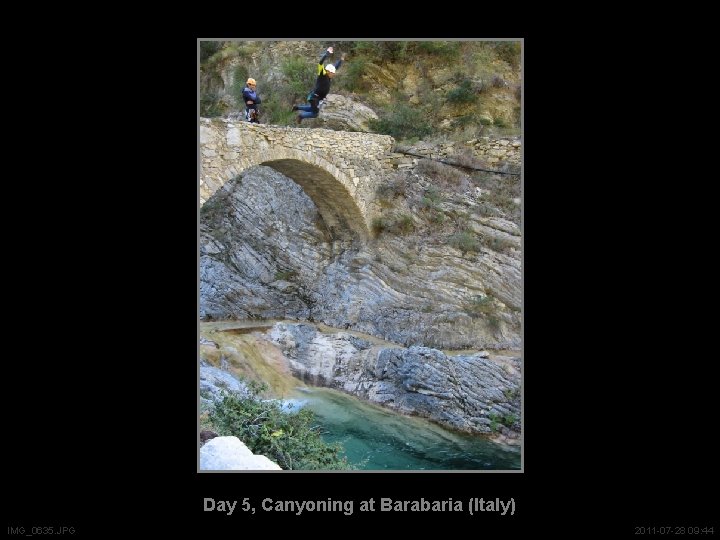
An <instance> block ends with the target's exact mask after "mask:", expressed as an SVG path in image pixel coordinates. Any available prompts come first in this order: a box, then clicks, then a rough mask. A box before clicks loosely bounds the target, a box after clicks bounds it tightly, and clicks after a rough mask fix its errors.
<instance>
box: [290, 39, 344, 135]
mask: <svg viewBox="0 0 720 540" xmlns="http://www.w3.org/2000/svg"><path fill="white" fill-rule="evenodd" d="M332 53H333V48H332V47H328V48H327V51H325V52H324V53H323V55H322V56H321V57H320V61H319V62H318V65H317V80H316V81H315V88H313V90H312V92H310V94H308V97H307V101H308V103H310V105H293V108H292V110H293V111H302V112H301V113H300V114H298V116H297V123H298V124H300V123H301V122H302V120H303V118H315V117H317V115H318V114H320V109H319V107H318V104H319V103H320V101H322V100H323V99H325V96H327V95H328V92H330V82H331V81H332V78H333V77H334V76H335V72H336V71H337V70H338V68H339V67H340V65H341V64H342V63H343V60H345V55H344V54H343V55H342V56H341V57H340V60H338V61H337V62H335V64H328V65H326V66H323V62H324V61H325V59H326V58H327V57H328V56H330V55H331V54H332Z"/></svg>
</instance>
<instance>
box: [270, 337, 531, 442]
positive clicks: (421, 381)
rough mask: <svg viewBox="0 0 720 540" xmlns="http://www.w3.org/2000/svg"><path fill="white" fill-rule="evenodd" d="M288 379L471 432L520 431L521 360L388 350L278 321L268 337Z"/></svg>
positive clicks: (508, 434) (412, 349) (508, 436)
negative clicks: (282, 358)
mask: <svg viewBox="0 0 720 540" xmlns="http://www.w3.org/2000/svg"><path fill="white" fill-rule="evenodd" d="M269 337H270V339H271V340H272V341H273V342H274V343H276V344H277V345H278V346H279V347H280V348H281V349H282V351H283V354H285V356H286V357H287V358H288V360H289V363H290V367H291V368H292V370H293V371H294V373H295V374H296V375H297V376H298V377H300V378H302V379H303V380H305V381H307V382H311V383H312V384H315V385H322V386H329V387H332V388H336V389H339V390H342V391H344V392H347V393H349V394H353V395H356V396H359V397H361V398H363V399H367V400H369V401H373V402H376V403H380V404H382V405H384V406H386V407H389V408H391V409H395V410H397V411H399V412H402V413H405V414H416V415H419V416H423V417H426V418H429V419H431V420H434V421H436V422H438V423H441V424H444V425H446V426H449V427H451V428H454V429H458V430H461V431H467V432H471V433H485V434H492V433H501V434H502V435H503V436H505V437H506V439H516V438H517V437H518V435H519V429H520V423H519V421H520V359H519V358H514V357H512V358H511V357H505V358H503V359H502V361H501V362H497V361H493V360H491V359H489V358H484V356H487V354H482V353H481V354H476V355H471V356H447V355H446V354H444V353H442V352H441V351H438V350H436V349H430V348H427V347H410V348H399V347H398V348H386V347H380V346H377V345H373V344H371V343H370V342H368V341H367V340H364V339H361V338H358V337H356V336H353V335H351V334H348V333H344V332H339V333H336V334H332V335H326V334H322V333H319V332H317V329H316V328H315V327H314V326H313V325H308V324H286V323H278V324H276V325H275V326H274V327H273V329H272V330H271V331H270V333H269Z"/></svg>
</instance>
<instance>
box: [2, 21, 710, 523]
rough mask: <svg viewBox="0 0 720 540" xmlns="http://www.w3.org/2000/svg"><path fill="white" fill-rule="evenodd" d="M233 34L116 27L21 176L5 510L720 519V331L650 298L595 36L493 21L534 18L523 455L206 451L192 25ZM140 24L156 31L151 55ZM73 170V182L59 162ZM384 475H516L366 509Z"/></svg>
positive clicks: (471, 480) (527, 93)
mask: <svg viewBox="0 0 720 540" xmlns="http://www.w3.org/2000/svg"><path fill="white" fill-rule="evenodd" d="M295 34H297V32H291V33H288V34H285V35H295ZM476 34H477V32H475V33H474V34H473V33H471V32H468V33H466V34H463V35H462V36H459V35H457V34H456V35H455V36H453V37H465V36H470V35H473V36H474V37H477V36H476ZM234 35H238V34H237V31H228V32H212V33H196V32H187V33H185V34H183V33H182V32H177V33H174V35H172V36H170V35H168V36H165V37H158V36H157V35H154V36H153V37H152V38H143V39H132V38H131V37H130V36H125V37H126V38H127V40H128V41H132V42H133V44H132V45H133V46H132V47H131V48H130V49H129V50H128V49H126V48H125V47H124V45H123V46H122V47H121V50H120V51H118V53H119V54H118V62H117V64H116V65H115V66H114V70H113V71H111V72H105V73H99V74H98V79H97V80H96V82H97V88H98V89H99V90H98V91H99V93H100V94H101V95H100V99H99V101H98V102H93V104H92V105H91V106H86V107H85V108H82V109H79V110H78V111H77V114H76V116H73V117H72V118H67V119H66V120H67V121H66V122H64V124H63V126H65V127H63V130H62V132H60V131H59V130H57V129H56V130H55V131H54V135H55V136H54V137H53V141H55V142H56V143H57V145H56V144H53V145H50V146H53V149H52V150H49V151H54V152H56V153H57V156H56V157H57V159H56V161H54V162H52V167H48V164H46V163H37V162H34V163H32V165H33V166H35V167H42V169H43V171H44V177H43V178H42V183H41V184H40V185H41V186H42V187H43V191H42V192H41V193H42V196H38V194H37V186H38V182H37V181H32V182H31V181H29V180H26V181H25V182H23V185H22V188H21V189H20V191H19V193H20V196H19V197H18V198H17V201H18V202H19V203H21V204H17V203H15V204H16V205H17V206H18V207H19V208H18V209H19V210H20V215H21V216H22V218H21V219H17V218H16V219H15V220H14V221H13V228H12V229H8V230H10V231H13V232H15V231H17V232H19V233H20V234H19V235H18V234H11V235H9V236H11V237H12V238H9V248H8V255H9V259H10V260H11V261H13V263H12V264H11V268H12V269H13V270H15V271H14V274H15V276H16V277H15V278H13V279H12V280H10V281H9V282H8V289H9V291H8V292H9V293H14V294H15V295H17V299H14V300H12V301H10V300H9V301H8V308H9V313H8V315H9V316H10V317H12V319H13V321H14V323H13V325H12V327H9V332H8V335H7V340H8V341H9V342H11V343H9V347H8V348H9V351H8V354H7V358H6V366H7V379H6V386H7V392H6V401H5V402H6V407H5V409H6V416H7V418H8V422H7V428H6V429H7V431H6V438H5V449H6V451H7V454H6V461H5V466H6V467H5V468H6V471H7V474H6V477H7V483H6V486H5V492H6V493H7V495H8V496H9V502H7V503H6V508H5V510H6V511H5V512H3V513H4V514H5V515H6V516H7V524H8V526H9V527H18V526H24V527H25V529H26V530H27V531H28V532H29V531H30V530H31V527H33V526H35V527H37V526H53V527H55V529H56V530H57V528H58V527H61V526H71V527H74V528H75V529H76V531H77V533H76V536H77V535H81V536H87V537H98V536H105V535H108V534H114V533H121V534H133V535H142V534H145V533H157V534H162V533H168V534H169V533H173V534H181V533H185V532H189V531H200V532H201V533H203V534H206V533H209V534H213V533H221V532H228V533H234V534H245V533H246V532H247V531H248V530H253V531H254V530H257V531H264V532H265V533H266V534H280V533H282V532H285V531H287V532H290V533H292V532H297V531H300V530H302V529H301V528H302V527H303V526H304V525H310V526H311V527H312V529H311V530H312V531H314V532H320V533H325V532H328V533H333V534H344V531H346V529H343V528H342V526H343V525H345V526H346V527H347V526H350V527H352V526H353V525H354V524H356V523H358V522H362V523H363V527H362V528H360V529H352V528H351V529H347V530H348V531H353V532H355V531H358V532H361V534H366V535H376V534H382V530H381V529H376V528H371V527H369V526H368V525H370V526H371V525H372V524H373V523H374V522H375V521H378V522H379V523H380V522H393V524H398V525H400V526H401V527H402V529H401V531H403V532H404V533H422V532H424V531H427V530H428V529H427V528H426V524H430V523H433V524H438V523H439V524H441V525H442V526H443V527H446V529H445V530H446V531H447V533H448V534H462V533H461V531H462V530H466V529H460V527H465V526H466V525H470V526H474V527H476V528H474V529H470V530H471V531H476V534H481V535H486V534H493V533H513V532H519V531H522V532H525V533H528V534H535V535H541V534H545V533H548V534H551V535H552V534H574V535H577V536H587V535H590V534H594V533H598V534H600V535H601V536H603V537H618V536H625V535H628V536H629V535H633V534H634V533H635V532H636V529H635V527H653V526H655V527H665V526H671V527H675V526H681V527H682V526H684V527H688V526H700V527H702V526H707V525H711V524H712V522H711V521H710V516H711V515H712V514H711V508H716V509H717V502H718V501H717V496H716V495H712V494H708V493H707V491H706V488H707V489H712V488H711V485H708V483H709V482H710V481H711V479H712V478H713V477H714V476H715V475H716V465H715V463H714V460H715V459H716V457H715V456H716V455H717V454H718V452H717V445H716V443H711V442H710V441H709V434H711V432H712V430H713V428H712V424H713V422H712V421H711V419H710V416H709V412H710V411H711V410H714V408H715V407H714V405H713V403H712V399H711V397H712V392H711V388H710V378H709V377H708V376H707V374H706V373H705V366H704V365H703V364H702V363H698V364H695V363H691V362H690V361H689V360H690V358H692V357H693V356H697V357H698V359H703V358H705V357H706V356H707V351H708V350H709V349H711V345H712V344H711V343H709V342H708V343H707V347H705V348H702V349H700V350H697V351H694V350H692V346H693V345H694V344H695V343H696V342H697V341H698V340H699V339H700V338H695V337H694V336H695V335H698V336H703V335H712V334H710V333H707V334H703V330H702V328H701V327H700V326H696V327H694V328H693V329H692V330H693V332H694V333H693V334H690V333H689V329H687V327H686V326H685V321H684V320H683V319H684V316H683V315H681V314H680V313H679V312H678V311H676V310H675V309H674V308H672V309H671V308H669V307H668V305H667V304H665V303H663V302H659V300H661V299H662V298H663V297H664V295H666V294H668V293H666V292H665V290H666V288H665V287H663V286H659V287H655V286H650V282H651V279H652V277H654V276H655V277H656V274H657V271H656V270H655V269H656V268H659V267H660V266H661V265H667V263H668V261H667V259H666V258H665V249H666V247H667V246H668V244H669V243H670V235H671V231H670V229H669V227H668V224H667V221H666V220H662V221H660V220H657V219H656V218H657V216H656V215H655V214H652V213H651V214H648V213H647V207H648V206H650V205H640V204H638V203H639V201H641V200H645V199H646V198H647V197H648V196H649V195H648V190H647V189H646V183H645V182H644V180H643V176H642V175H640V174H634V173H633V174H631V175H629V176H628V175H627V171H628V168H627V167H626V166H622V167H621V166H620V165H619V164H618V161H619V159H618V158H617V155H616V154H614V153H613V152H612V151H611V150H612V148H613V146H614V144H615V139H614V136H616V133H614V132H609V131H608V130H607V127H608V123H609V121H608V119H609V116H608V114H607V113H608V110H609V109H608V100H609V98H608V97H607V95H606V93H605V91H604V89H602V91H599V90H600V89H599V88H598V85H597V76H596V70H595V67H596V64H594V61H595V59H597V58H600V57H601V56H603V54H600V55H594V53H593V52H591V50H590V48H589V47H587V48H586V47H583V48H582V50H580V51H578V50H575V54H574V55H573V54H572V51H571V50H570V49H571V48H570V47H569V46H568V42H570V41H572V43H576V44H577V43H583V41H582V40H581V39H580V38H581V36H579V35H575V36H550V35H540V34H532V33H529V32H523V31H520V32H518V31H508V32H504V33H502V32H500V31H497V32H493V33H492V34H489V35H488V37H493V36H495V37H497V36H498V35H506V36H513V37H518V36H523V37H525V71H524V84H525V87H524V98H525V105H524V107H525V109H524V113H525V119H524V121H525V125H524V144H523V152H524V175H525V176H524V191H523V202H524V280H525V281H524V294H525V301H524V324H525V339H524V355H523V362H524V376H525V385H524V386H525V388H524V399H525V404H524V405H525V409H524V411H525V413H524V437H525V448H524V458H525V463H524V467H525V469H524V472H523V473H520V474H492V473H482V474H471V473H432V474H423V473H408V474H392V473H388V474H377V473H362V474H344V473H329V474H313V473H303V474H285V473H280V474H267V473H265V474H263V473H243V474H198V473H197V472H196V463H197V451H196V448H197V433H196V416H197V402H196V396H197V383H196V370H197V358H196V352H195V351H196V346H197V343H196V342H197V310H196V294H197V274H196V272H197V230H196V226H197V221H196V218H197V96H196V89H197V72H196V57H197V56H196V50H197V42H196V39H197V38H198V37H205V38H213V37H219V38H223V37H227V36H234ZM363 35H364V36H368V35H370V33H368V32H363ZM387 35H393V36H397V29H396V30H395V32H392V33H390V32H389V33H388V34H387ZM425 35H428V33H425ZM436 35H438V34H436ZM448 37H450V36H448ZM438 39H441V36H440V35H438ZM150 45H152V46H153V47H156V46H158V45H163V46H165V47H166V54H165V56H164V57H163V58H162V61H160V60H159V59H156V58H154V57H153V55H152V54H149V53H148V51H147V50H146V49H145V46H148V47H149V46H150ZM558 51H562V52H563V53H564V54H563V55H559V54H558ZM560 57H561V58H563V60H564V62H563V65H562V66H560V65H558V58H560ZM588 64H590V69H588ZM168 80H169V81H171V82H170V84H169V85H168V87H164V86H163V85H164V84H167V82H168ZM153 88H155V89H156V90H157V91H156V92H154V91H153V90H152V89H153ZM148 89H151V90H148ZM58 125H59V124H58ZM72 127H74V128H75V131H73V129H72ZM637 152H640V150H637ZM75 175H77V180H74V182H76V183H74V184H73V185H74V186H76V188H75V189H73V190H72V191H70V190H68V188H67V184H66V183H61V182H60V181H59V179H60V178H68V177H73V178H75ZM641 207H644V208H646V210H645V212H644V213H643V212H642V211H639V210H638V208H641ZM35 222H40V223H42V224H43V228H42V232H41V233H38V232H34V231H35V229H34V228H33V227H32V225H33V224H34V223H35ZM648 231H652V234H649V233H648ZM18 238H20V240H18ZM649 268H652V271H649ZM31 272H32V273H33V274H34V275H36V276H37V277H33V278H30V279H28V275H26V274H29V273H31ZM703 341H704V340H703ZM679 347H681V348H682V351H680V350H678V348H679ZM688 349H690V350H688ZM680 352H682V353H684V354H678V353H680ZM703 361H705V362H707V360H706V359H705V360H703ZM205 497H212V498H214V499H216V500H240V501H242V499H243V498H245V497H249V498H250V499H251V502H252V503H253V504H254V505H255V506H256V508H257V509H258V511H257V512H256V514H255V515H254V516H253V515H247V514H245V513H242V512H240V511H239V510H236V511H235V513H234V514H233V515H232V516H230V517H228V516H225V515H222V514H219V513H217V512H203V498H205ZM265 497H269V498H273V499H281V500H294V499H303V500H310V499H327V498H328V497H330V498H332V499H340V500H347V499H353V500H354V501H355V512H354V514H353V515H352V516H344V515H342V514H326V513H304V514H302V515H300V516H295V515H292V514H288V513H285V514H280V513H275V512H272V513H270V512H268V513H266V512H262V511H261V510H260V509H259V508H260V501H261V500H262V499H263V498H265ZM381 497H389V498H392V499H412V500H418V499H420V498H421V497H422V498H425V499H426V500H445V499H449V498H452V499H453V500H461V501H463V506H464V507H466V506H467V499H468V498H470V497H478V498H480V497H482V498H485V499H495V498H496V497H499V498H501V499H503V500H507V499H509V498H510V497H512V498H514V500H515V505H516V513H515V515H514V516H500V515H498V514H494V513H479V514H476V515H475V516H470V515H469V514H468V513H467V512H462V513H457V512H448V513H440V514H438V513H432V512H430V513H417V512H408V513H404V514H402V513H395V512H392V513H390V512H379V511H376V512H374V513H367V514H365V513H361V512H359V502H360V501H361V500H366V499H369V498H375V499H376V507H377V505H378V504H379V499H380V498H381ZM338 525H339V527H338ZM286 526H290V527H292V528H291V529H285V528H284V527H286ZM718 533H720V530H717V527H716V533H715V534H718ZM701 536H703V535H701ZM705 536H706V535H705Z"/></svg>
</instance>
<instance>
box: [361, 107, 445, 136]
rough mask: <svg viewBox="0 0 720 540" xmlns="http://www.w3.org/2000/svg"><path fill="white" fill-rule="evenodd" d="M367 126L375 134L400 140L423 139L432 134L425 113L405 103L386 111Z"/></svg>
mask: <svg viewBox="0 0 720 540" xmlns="http://www.w3.org/2000/svg"><path fill="white" fill-rule="evenodd" d="M368 125H369V126H370V129H372V130H373V131H374V132H375V133H382V134H384V135H391V136H393V137H395V138H396V139H401V140H402V139H407V138H410V137H419V138H423V137H424V136H425V135H429V134H430V133H431V132H432V127H431V126H430V122H429V120H428V118H427V117H426V115H425V113H423V112H422V111H421V110H419V109H416V108H413V107H410V106H409V105H407V104H405V103H401V104H399V105H397V107H395V108H393V109H392V110H391V111H389V112H387V111H386V112H385V113H384V114H383V115H382V116H381V117H380V119H378V120H375V119H371V120H369V121H368Z"/></svg>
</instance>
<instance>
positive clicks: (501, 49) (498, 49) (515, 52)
mask: <svg viewBox="0 0 720 540" xmlns="http://www.w3.org/2000/svg"><path fill="white" fill-rule="evenodd" d="M495 54H497V56H498V57H499V58H500V59H501V60H504V61H505V62H507V63H508V64H510V65H511V66H512V67H513V68H516V69H517V68H518V67H520V42H519V41H500V42H498V43H496V44H495Z"/></svg>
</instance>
